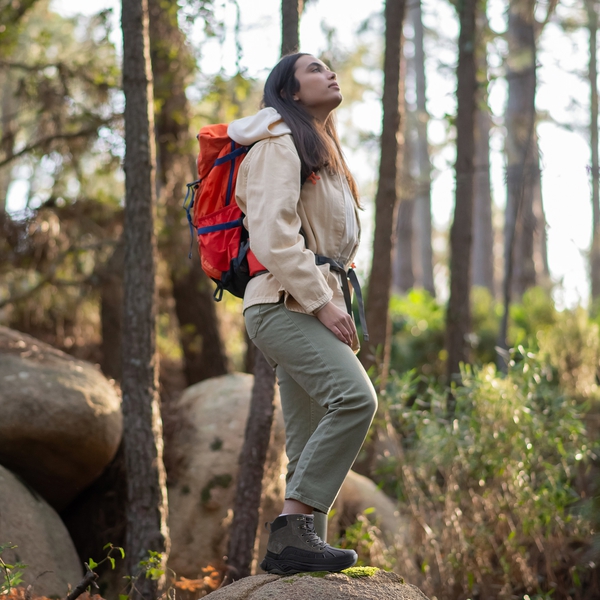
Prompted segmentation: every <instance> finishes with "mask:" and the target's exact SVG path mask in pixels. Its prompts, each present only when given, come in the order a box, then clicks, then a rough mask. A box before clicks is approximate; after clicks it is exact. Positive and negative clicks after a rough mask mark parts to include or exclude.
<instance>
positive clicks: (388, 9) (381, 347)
mask: <svg viewBox="0 0 600 600" xmlns="http://www.w3.org/2000/svg"><path fill="white" fill-rule="evenodd" d="M404 8H405V2H404V0H386V3H385V56H384V65H383V76H384V84H383V99H382V104H383V123H382V129H381V161H380V163H379V184H378V186H377V194H376V196H375V235H374V240H373V261H372V263H371V275H370V277H369V291H368V294H367V315H366V316H367V322H368V324H369V336H370V340H369V342H368V344H365V345H366V347H365V348H364V349H363V351H362V352H361V361H362V363H363V365H364V367H365V369H367V370H368V369H370V368H371V367H372V366H373V365H377V371H378V372H379V375H380V381H381V385H382V386H383V385H385V380H386V378H387V371H388V368H389V354H390V327H391V321H390V316H389V310H388V305H389V301H390V291H391V290H390V288H391V277H392V251H393V240H394V238H395V234H396V232H395V228H396V222H397V221H396V219H397V214H396V213H397V210H398V200H399V197H400V196H399V193H398V184H399V176H400V165H401V164H402V152H401V150H402V140H401V137H402V133H401V129H400V125H401V111H402V109H403V107H404V102H403V97H404V89H403V78H402V77H401V73H400V65H401V62H402V24H403V22H404Z"/></svg>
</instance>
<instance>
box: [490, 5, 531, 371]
mask: <svg viewBox="0 0 600 600" xmlns="http://www.w3.org/2000/svg"><path fill="white" fill-rule="evenodd" d="M533 11H534V1H533V0H511V2H510V5H509V12H508V50H509V57H508V60H507V79H508V101H507V105H506V119H505V121H506V130H507V135H506V159H507V180H506V184H507V185H506V189H507V198H506V209H505V224H504V279H503V283H502V297H503V303H504V314H503V317H502V322H501V324H500V332H499V335H498V344H497V345H498V347H499V348H500V349H501V350H506V349H507V347H508V346H507V340H506V335H507V330H508V313H509V309H510V303H511V298H512V296H513V294H516V295H518V296H520V295H522V293H523V292H524V291H525V290H526V289H527V288H528V287H530V286H531V285H535V283H536V277H535V264H534V260H533V248H534V243H533V239H532V238H533V231H535V225H534V224H533V225H532V221H533V220H534V216H533V185H532V184H533V182H534V181H535V179H536V172H537V171H539V163H538V162H536V160H538V161H539V158H538V153H537V151H534V148H536V145H537V137H536V133H535V118H536V113H535V91H536V73H535V69H536V46H535V27H534V26H535V20H534V14H533ZM528 233H529V234H530V235H529V236H528ZM501 354H502V352H500V353H499V354H498V358H497V364H498V367H499V368H502V369H504V368H505V362H504V358H503V356H502V355H501Z"/></svg>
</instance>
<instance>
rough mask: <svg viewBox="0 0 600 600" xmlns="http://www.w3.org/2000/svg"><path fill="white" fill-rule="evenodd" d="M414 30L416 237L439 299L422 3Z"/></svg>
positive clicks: (423, 272) (423, 277) (415, 10)
mask: <svg viewBox="0 0 600 600" xmlns="http://www.w3.org/2000/svg"><path fill="white" fill-rule="evenodd" d="M410 13H411V21H412V26H413V30H414V32H415V33H414V39H413V42H414V46H415V57H414V60H413V63H414V68H415V81H416V91H417V115H416V117H417V119H416V129H417V144H416V145H417V148H416V156H417V163H418V165H419V176H418V177H419V178H418V181H417V188H416V194H415V238H416V241H417V244H418V249H419V252H418V255H415V257H417V256H418V263H419V277H418V280H419V283H420V284H421V285H422V286H423V288H424V289H425V290H427V291H428V292H429V293H430V294H431V295H432V296H433V297H434V298H435V284H434V281H433V245H432V225H431V159H430V157H429V139H428V137H427V124H428V123H429V113H428V112H427V97H426V90H427V85H426V78H425V49H424V38H425V30H424V27H423V12H422V10H421V1H420V0H418V1H417V2H415V4H414V5H413V7H412V9H411V10H410Z"/></svg>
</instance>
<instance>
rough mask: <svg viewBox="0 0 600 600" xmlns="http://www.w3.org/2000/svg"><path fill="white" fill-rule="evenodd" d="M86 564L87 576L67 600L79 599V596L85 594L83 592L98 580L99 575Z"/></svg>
mask: <svg viewBox="0 0 600 600" xmlns="http://www.w3.org/2000/svg"><path fill="white" fill-rule="evenodd" d="M84 564H85V568H86V569H87V573H86V574H85V577H84V578H83V579H82V580H81V581H80V582H79V583H78V584H77V587H76V588H75V589H74V590H73V591H72V592H71V593H70V594H69V595H68V596H67V598H66V600H75V598H79V596H81V594H83V592H85V590H87V589H88V587H89V586H90V585H92V584H93V583H95V581H96V579H98V575H97V573H94V571H92V570H91V569H90V567H89V566H88V564H87V563H84Z"/></svg>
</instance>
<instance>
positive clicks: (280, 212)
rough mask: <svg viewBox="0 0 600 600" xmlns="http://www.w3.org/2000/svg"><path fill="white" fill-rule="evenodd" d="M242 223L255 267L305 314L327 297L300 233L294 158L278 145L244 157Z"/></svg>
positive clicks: (326, 287) (326, 288) (272, 143)
mask: <svg viewBox="0 0 600 600" xmlns="http://www.w3.org/2000/svg"><path fill="white" fill-rule="evenodd" d="M247 161H248V163H249V164H248V172H247V188H246V218H247V224H248V231H249V233H250V247H251V249H252V251H253V252H254V254H255V256H256V258H257V259H258V260H259V261H260V263H261V264H262V265H263V266H264V267H265V268H266V269H267V270H268V271H269V272H270V273H272V275H273V276H274V277H275V278H276V279H277V281H279V283H280V284H281V286H282V287H283V289H284V290H285V291H286V292H288V293H289V294H290V295H291V296H293V298H294V300H296V302H298V304H300V306H302V308H303V309H304V310H305V311H306V312H307V313H312V312H313V311H315V310H317V309H318V308H320V307H321V306H323V305H325V304H326V303H327V302H329V300H331V298H332V296H333V292H332V290H331V288H330V287H329V285H328V284H327V280H326V278H325V275H324V274H323V273H322V272H321V270H320V269H319V268H318V267H317V265H316V264H315V255H314V253H313V252H312V251H311V250H309V249H308V248H306V245H305V241H304V237H303V236H302V235H301V234H300V228H301V221H300V217H299V215H298V203H299V201H300V159H299V157H298V155H297V154H296V153H295V152H294V151H293V150H291V149H290V148H289V147H287V146H286V145H285V144H283V143H281V142H280V141H278V140H269V141H267V142H265V143H262V144H259V145H257V146H255V147H254V148H253V149H252V151H251V154H250V155H248V158H247Z"/></svg>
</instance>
